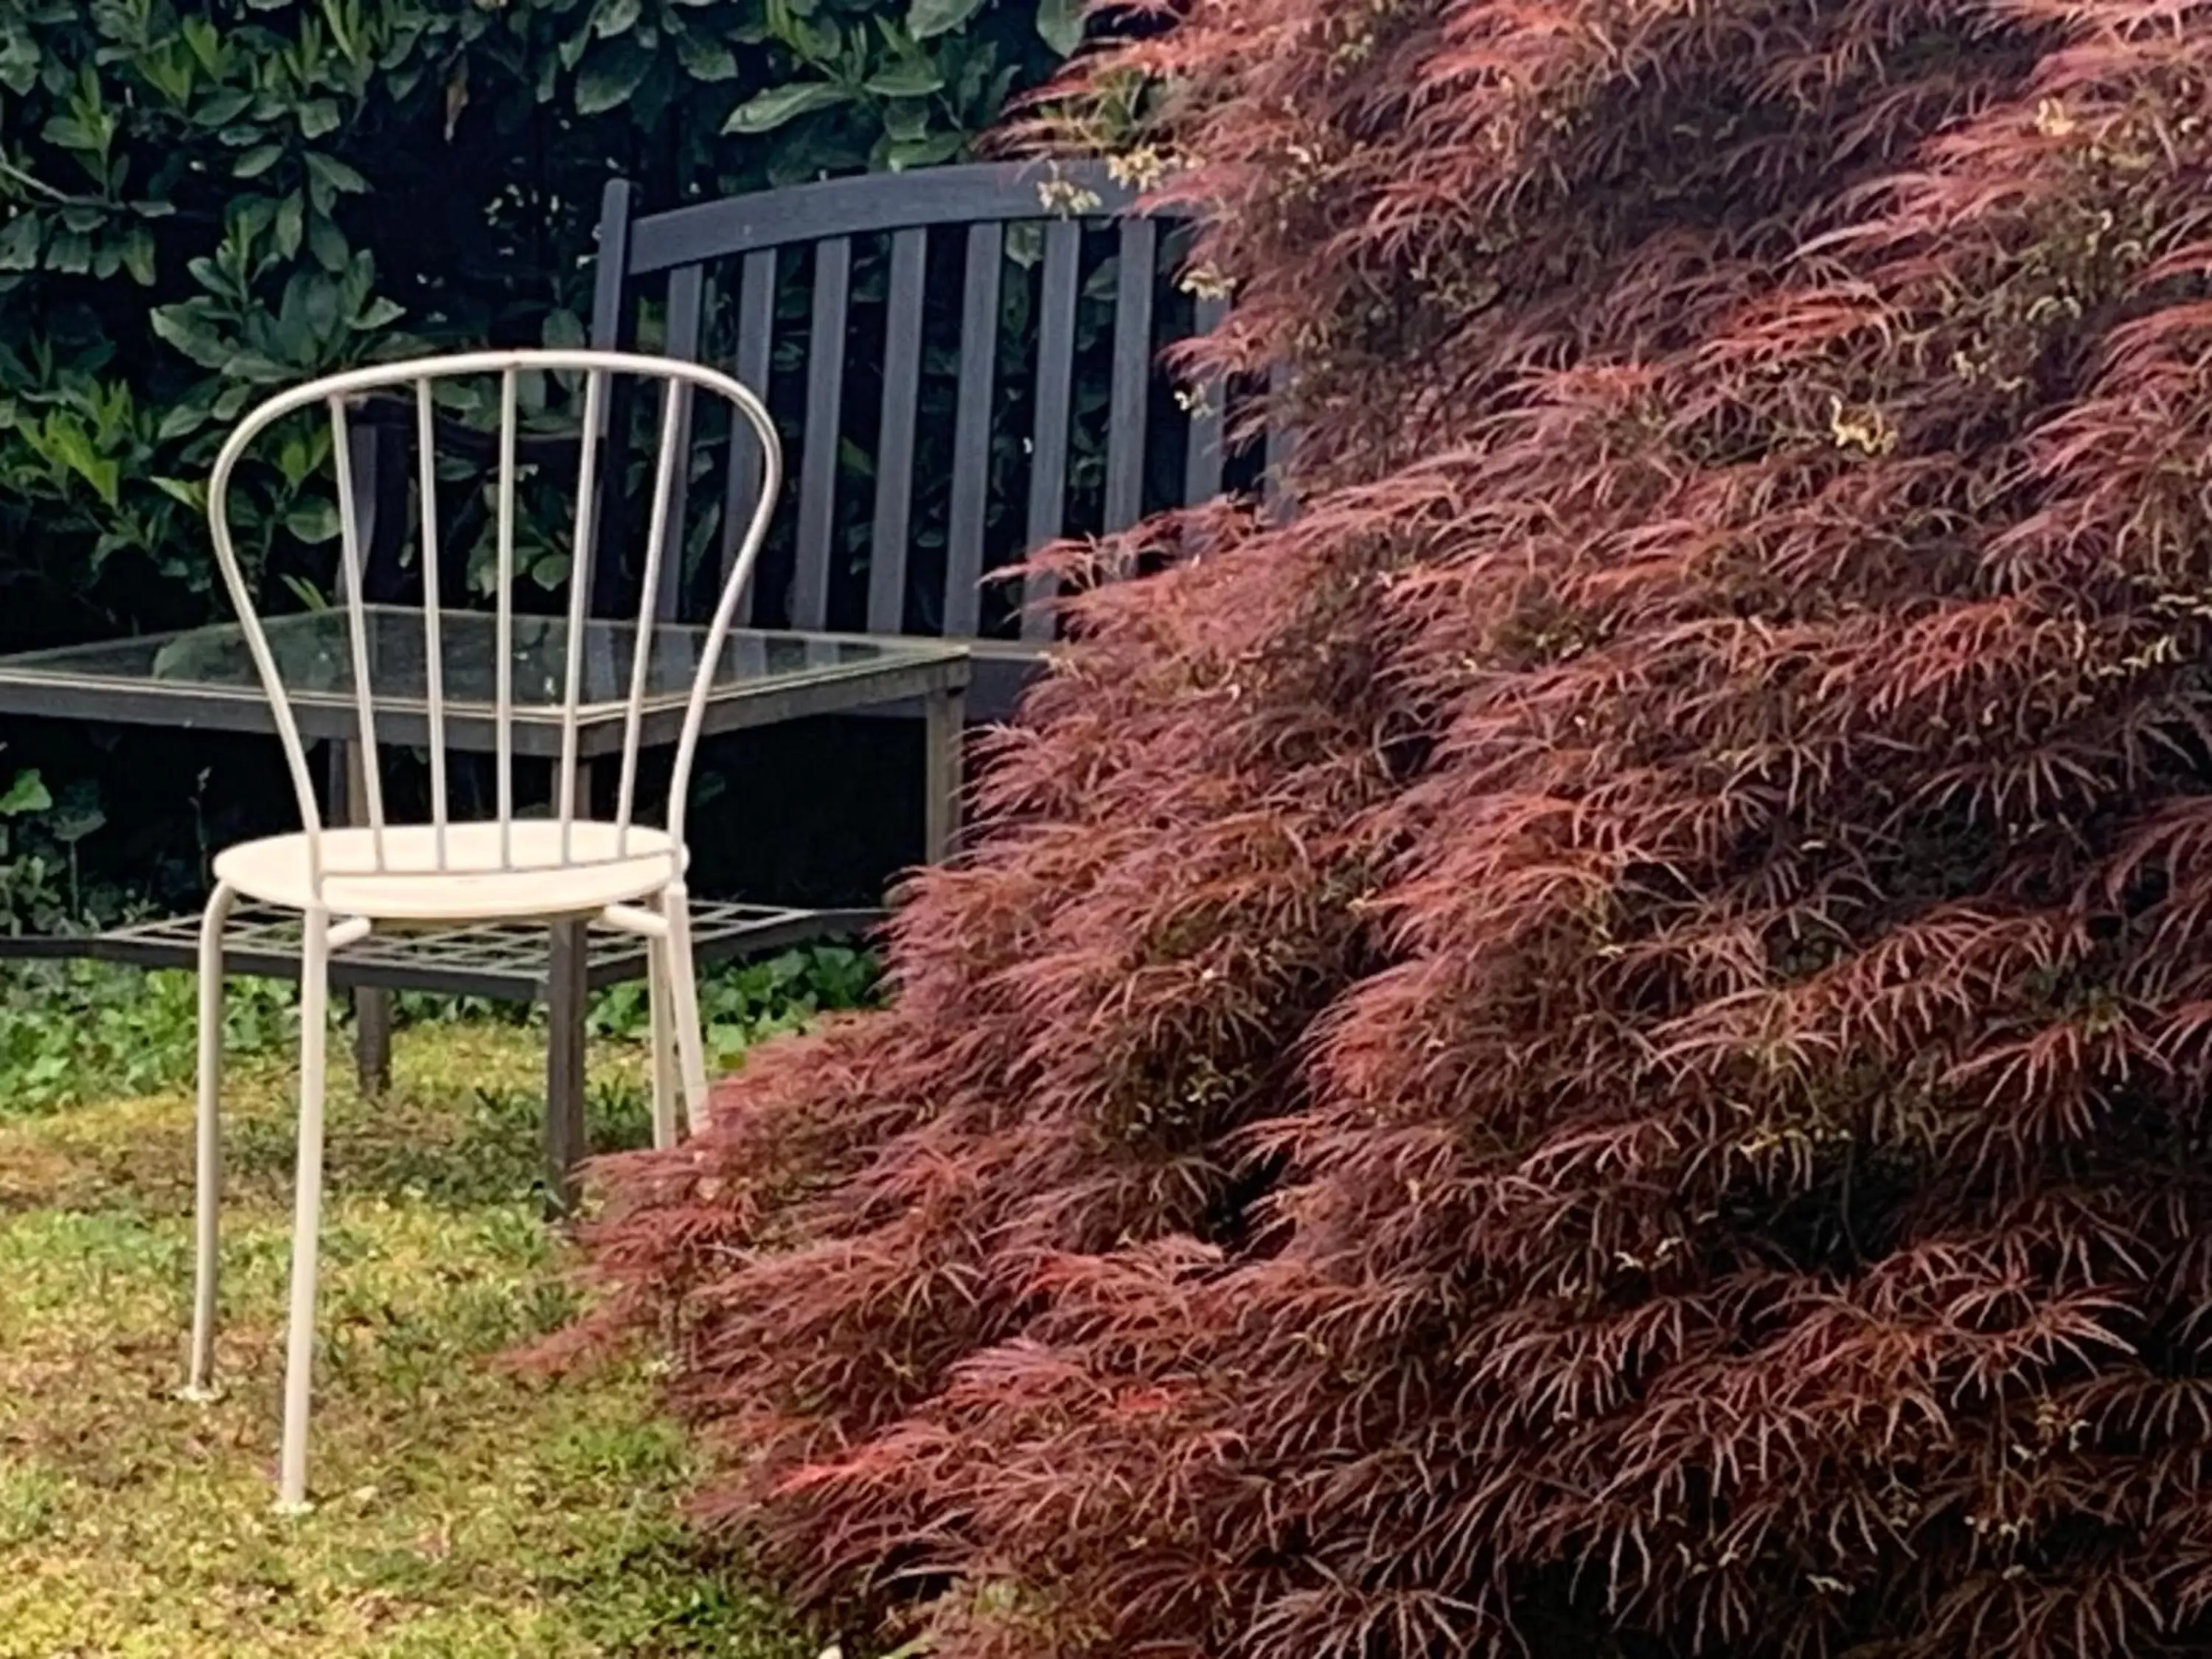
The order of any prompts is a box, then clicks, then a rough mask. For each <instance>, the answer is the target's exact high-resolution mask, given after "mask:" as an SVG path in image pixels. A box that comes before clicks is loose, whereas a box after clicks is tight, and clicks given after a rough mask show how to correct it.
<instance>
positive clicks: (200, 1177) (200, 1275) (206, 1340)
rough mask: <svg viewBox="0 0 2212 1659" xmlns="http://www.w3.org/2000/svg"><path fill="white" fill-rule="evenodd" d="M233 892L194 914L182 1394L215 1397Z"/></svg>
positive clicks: (212, 898) (220, 886)
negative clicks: (188, 1303) (225, 968)
mask: <svg viewBox="0 0 2212 1659" xmlns="http://www.w3.org/2000/svg"><path fill="white" fill-rule="evenodd" d="M237 896H238V895H237V894H236V893H235V892H234V891H233V890H232V889H231V887H230V886H229V884H228V883H225V882H217V883H216V888H215V891H214V892H212V893H210V894H209V895H208V902H207V909H206V910H205V912H204V913H203V915H201V917H200V958H199V976H200V986H199V990H200V1012H199V1103H198V1106H197V1109H196V1111H195V1113H194V1119H193V1131H192V1138H193V1145H194V1161H195V1163H196V1164H197V1170H196V1171H195V1178H194V1182H193V1198H192V1348H191V1368H190V1370H189V1373H188V1374H187V1376H186V1378H185V1387H184V1397H185V1399H187V1400H191V1401H202V1402H204V1401H210V1400H213V1399H214V1398H215V1397H216V1387H215V1304H216V1276H217V1273H218V1271H219V1268H220V1260H219V1255H218V1249H219V1246H220V1242H221V1241H220V1231H221V1222H220V1212H221V1207H222V1127H221V1116H222V930H223V926H224V924H225V923H226V922H228V921H229V920H230V908H231V905H232V902H234V900H235V899H236V898H237Z"/></svg>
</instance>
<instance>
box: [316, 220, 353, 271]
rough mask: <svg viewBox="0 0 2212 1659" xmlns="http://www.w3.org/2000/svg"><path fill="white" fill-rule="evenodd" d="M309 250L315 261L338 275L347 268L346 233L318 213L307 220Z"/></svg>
mask: <svg viewBox="0 0 2212 1659" xmlns="http://www.w3.org/2000/svg"><path fill="white" fill-rule="evenodd" d="M307 252H310V253H312V254H313V255H314V256H315V263H316V264H319V265H320V266H321V267H322V268H323V269H324V270H327V271H329V272H330V273H331V275H333V276H336V275H337V273H338V272H339V271H342V270H344V269H345V268H346V256H347V252H348V249H347V247H346V239H345V233H344V232H343V231H341V230H340V229H339V228H337V226H336V225H334V224H332V223H331V222H330V221H329V220H328V219H326V218H325V217H324V216H322V215H321V214H319V213H318V214H316V215H314V216H313V217H312V218H310V219H309V220H308V221H307Z"/></svg>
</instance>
